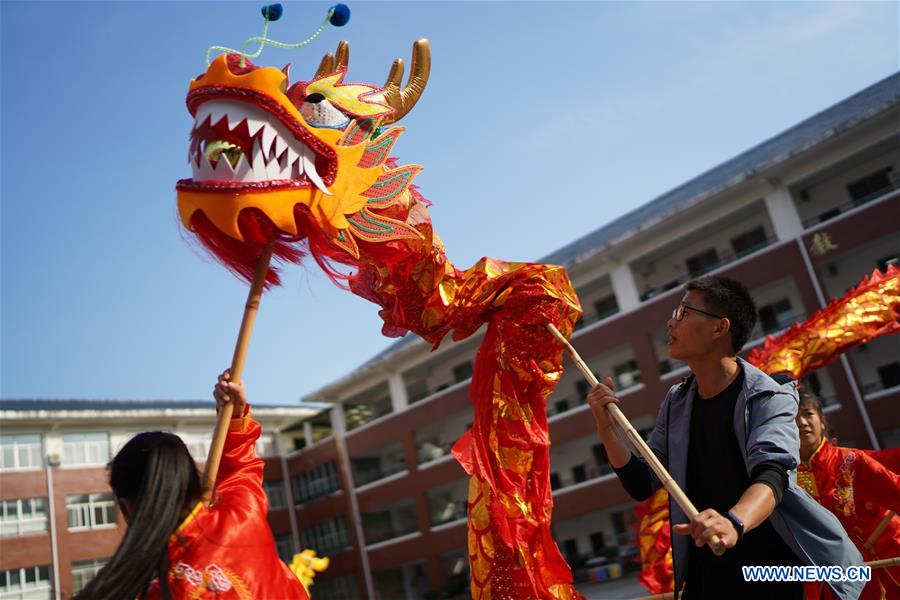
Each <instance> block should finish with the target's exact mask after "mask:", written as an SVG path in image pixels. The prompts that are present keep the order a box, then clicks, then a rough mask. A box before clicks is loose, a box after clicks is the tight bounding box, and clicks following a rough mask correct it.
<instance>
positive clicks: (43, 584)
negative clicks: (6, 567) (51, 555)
mask: <svg viewBox="0 0 900 600" xmlns="http://www.w3.org/2000/svg"><path fill="white" fill-rule="evenodd" d="M50 594H51V591H50V565H42V566H37V567H24V568H22V569H12V570H10V571H0V598H3V599H4V600H7V599H16V600H30V599H31V598H50Z"/></svg>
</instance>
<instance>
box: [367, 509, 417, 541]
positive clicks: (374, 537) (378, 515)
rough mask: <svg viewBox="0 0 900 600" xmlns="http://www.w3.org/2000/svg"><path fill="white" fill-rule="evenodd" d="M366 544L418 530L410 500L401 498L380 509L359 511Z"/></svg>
mask: <svg viewBox="0 0 900 600" xmlns="http://www.w3.org/2000/svg"><path fill="white" fill-rule="evenodd" d="M360 517H361V518H362V529H363V534H364V536H365V540H366V545H367V546H368V545H371V544H377V543H378V542H383V541H385V540H390V539H393V538H396V537H400V536H402V535H406V534H408V533H412V532H414V531H418V530H419V524H418V521H416V511H415V508H414V507H413V503H412V500H403V501H402V502H397V503H396V504H392V505H390V506H385V507H384V508H382V509H380V510H375V511H371V512H363V513H360Z"/></svg>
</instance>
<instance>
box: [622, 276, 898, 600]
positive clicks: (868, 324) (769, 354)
mask: <svg viewBox="0 0 900 600" xmlns="http://www.w3.org/2000/svg"><path fill="white" fill-rule="evenodd" d="M898 319H900V268H897V267H896V266H894V265H888V266H887V269H886V270H885V272H884V273H882V272H881V271H879V270H877V269H876V270H875V271H874V272H873V273H872V274H871V275H866V276H864V277H863V279H862V281H861V282H860V283H859V284H858V285H856V286H855V287H854V288H852V289H851V290H850V291H849V292H847V293H846V294H845V295H844V296H842V297H841V298H837V299H833V300H832V301H831V302H829V303H828V306H826V307H825V308H823V309H822V310H819V311H817V312H816V313H815V314H814V315H812V316H811V317H810V318H808V319H807V320H806V321H804V322H803V323H794V324H793V325H791V326H790V328H788V330H787V331H785V332H784V333H782V334H780V335H778V336H775V337H773V336H768V337H766V340H765V342H764V343H763V345H762V346H760V347H757V348H755V349H753V350H752V351H751V352H750V353H749V355H748V356H747V362H749V363H750V364H752V365H754V366H755V367H757V368H758V369H760V370H762V371H764V372H766V373H787V374H789V375H791V376H792V377H793V378H795V379H800V378H801V377H803V376H804V375H806V374H808V373H810V372H812V371H815V370H816V369H819V368H821V367H823V366H825V365H826V364H828V363H829V362H831V361H832V360H834V359H836V358H837V357H839V356H840V355H841V354H843V353H844V352H846V351H847V350H850V349H851V348H854V347H856V346H859V345H862V344H865V343H866V342H869V341H871V340H873V339H875V338H877V337H880V336H882V335H886V334H890V333H897V332H898V331H900V320H898ZM635 512H636V515H637V516H638V519H639V522H640V524H639V534H638V542H639V549H640V552H641V563H642V568H641V575H640V576H639V578H640V580H641V583H642V584H643V585H644V586H645V587H646V588H647V590H648V591H650V592H652V593H661V592H669V591H672V588H673V587H674V583H673V569H672V553H671V547H670V545H671V540H670V538H668V535H669V507H668V495H667V494H666V491H665V490H664V489H660V490H657V492H656V493H655V494H654V495H653V496H651V497H650V498H648V499H647V500H644V501H643V502H640V503H638V504H637V505H636V506H635ZM664 545H667V546H669V551H668V552H666V551H665V549H664V547H663V546H664Z"/></svg>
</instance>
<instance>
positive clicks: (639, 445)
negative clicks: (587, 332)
mask: <svg viewBox="0 0 900 600" xmlns="http://www.w3.org/2000/svg"><path fill="white" fill-rule="evenodd" d="M547 329H549V330H550V333H552V334H553V335H554V336H555V337H556V339H558V340H559V341H560V342H561V343H562V345H563V346H564V347H565V349H566V350H567V351H568V353H569V356H570V357H571V358H572V360H573V361H574V362H575V366H576V367H578V370H579V371H581V374H582V375H584V378H585V379H587V381H588V383H589V384H591V387H596V386H597V385H599V384H600V382H599V381H598V380H597V378H596V377H595V376H594V374H593V373H592V372H591V369H590V368H589V367H588V366H587V364H585V362H584V361H583V360H582V359H581V356H579V355H578V352H576V351H575V348H573V347H572V344H570V343H569V340H567V339H566V338H565V337H564V336H563V334H561V333H560V332H559V330H558V329H557V328H556V327H554V326H553V324H552V323H548V324H547ZM606 409H607V410H608V411H609V416H610V418H611V419H612V421H613V423H615V424H616V425H618V426H619V429H621V430H622V433H624V434H625V437H626V438H628V441H630V442H631V444H632V445H633V446H634V448H635V450H637V451H638V454H640V455H641V456H642V457H643V458H644V460H646V461H647V465H648V466H649V467H650V469H651V470H652V471H653V473H654V474H655V475H656V478H657V479H659V481H660V483H662V485H663V487H664V488H666V491H667V492H669V495H670V496H671V497H672V499H673V500H674V501H675V502H676V504H678V506H680V507H681V510H683V511H684V514H685V515H687V517H688V519H693V518H694V517H696V516H697V513H698V511H697V508H696V507H695V506H694V504H693V502H691V501H690V500H689V499H688V497H687V495H686V494H685V493H684V492H683V491H682V490H681V488H680V487H678V483H676V481H675V480H674V479H672V476H671V475H669V472H668V471H667V470H666V468H665V467H664V466H663V464H662V463H661V462H659V459H658V458H657V457H656V455H655V454H654V453H653V451H652V450H651V449H650V446H648V445H647V442H645V441H644V439H643V438H642V437H641V436H640V435H638V432H637V431H636V430H635V428H634V427H633V426H632V425H631V423H630V422H629V421H628V418H627V417H625V415H624V414H622V411H621V410H620V409H619V407H618V406H616V405H615V404H607V405H606ZM709 548H710V550H712V551H713V554H715V555H716V556H721V555H722V554H724V553H725V543H724V542H723V541H722V540H720V539H719V536H713V537H712V539H711V540H710V541H709Z"/></svg>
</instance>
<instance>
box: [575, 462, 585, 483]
mask: <svg viewBox="0 0 900 600" xmlns="http://www.w3.org/2000/svg"><path fill="white" fill-rule="evenodd" d="M572 479H574V480H575V483H581V482H582V481H587V469H585V468H584V465H575V466H574V467H572Z"/></svg>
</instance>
